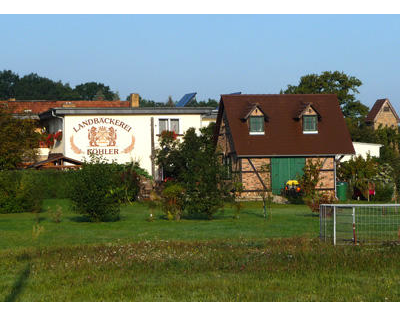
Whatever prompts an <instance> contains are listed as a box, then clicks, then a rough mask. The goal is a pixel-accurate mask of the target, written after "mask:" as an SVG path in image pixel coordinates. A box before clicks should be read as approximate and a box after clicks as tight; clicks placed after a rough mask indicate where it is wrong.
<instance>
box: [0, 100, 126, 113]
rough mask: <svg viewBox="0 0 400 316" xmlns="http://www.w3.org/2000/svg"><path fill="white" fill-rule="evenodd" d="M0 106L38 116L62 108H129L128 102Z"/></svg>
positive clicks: (20, 102)
mask: <svg viewBox="0 0 400 316" xmlns="http://www.w3.org/2000/svg"><path fill="white" fill-rule="evenodd" d="M0 104H4V105H7V106H8V107H9V109H10V110H11V111H12V113H14V114H23V113H26V112H30V113H32V114H39V113H42V112H45V111H47V110H49V109H51V108H62V107H68V108H71V107H77V108H92V107H95V108H102V107H111V108H112V107H129V101H0Z"/></svg>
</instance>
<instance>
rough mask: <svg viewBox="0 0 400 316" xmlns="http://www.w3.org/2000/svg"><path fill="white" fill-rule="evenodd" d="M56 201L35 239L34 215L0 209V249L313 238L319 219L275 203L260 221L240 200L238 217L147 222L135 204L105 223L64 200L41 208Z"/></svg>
mask: <svg viewBox="0 0 400 316" xmlns="http://www.w3.org/2000/svg"><path fill="white" fill-rule="evenodd" d="M56 205H60V206H62V209H63V210H62V212H63V215H62V221H61V223H59V224H57V223H54V222H53V221H52V220H51V217H50V214H49V212H48V211H44V212H42V213H40V225H41V226H43V227H44V232H43V233H42V234H41V235H40V237H39V240H38V241H34V240H33V239H32V228H33V225H34V224H35V221H36V217H35V215H33V214H31V213H19V214H0V250H1V249H17V248H25V247H32V246H34V245H37V244H38V243H39V244H40V245H41V246H64V245H80V244H92V243H106V242H120V243H126V242H134V241H139V240H214V239H224V240H225V239H241V238H251V239H265V238H269V237H293V236H306V237H317V236H318V234H319V218H318V216H315V215H312V214H311V212H310V211H309V209H308V208H307V207H305V206H304V205H298V206H294V205H290V206H287V205H275V206H274V207H273V209H272V216H271V217H270V218H269V219H268V220H267V221H265V220H264V218H263V216H262V214H263V211H262V206H261V203H246V204H245V208H244V209H243V210H242V212H241V214H240V218H239V219H234V218H233V210H231V209H229V208H227V209H226V210H225V211H224V212H223V213H220V214H218V215H216V216H215V219H213V220H211V221H209V220H205V219H199V220H193V219H182V220H181V221H179V222H175V221H168V220H165V219H164V218H163V215H162V213H159V214H157V216H156V220H155V221H153V222H148V221H147V219H148V218H149V211H148V209H147V208H146V207H144V206H142V205H140V204H135V205H133V206H125V207H123V208H122V212H121V220H120V221H117V222H109V223H91V222H87V221H85V218H84V217H82V216H80V215H78V214H76V213H72V212H71V211H69V210H68V205H69V203H68V200H46V201H45V205H44V209H45V210H47V208H48V207H51V208H55V206H56Z"/></svg>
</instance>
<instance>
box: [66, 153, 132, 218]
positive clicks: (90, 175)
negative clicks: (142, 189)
mask: <svg viewBox="0 0 400 316" xmlns="http://www.w3.org/2000/svg"><path fill="white" fill-rule="evenodd" d="M119 184H120V176H119V173H118V172H116V166H115V165H114V164H109V163H107V162H106V161H104V160H102V159H101V158H97V157H92V160H91V161H90V162H85V163H84V164H83V165H82V169H80V170H77V171H76V172H75V173H74V176H73V178H72V184H71V186H72V187H71V190H70V198H71V200H72V203H73V210H74V211H75V212H77V213H79V214H83V215H86V216H87V217H88V218H89V219H90V220H91V221H94V222H98V221H113V220H118V219H119V213H120V201H121V199H122V198H123V194H124V190H123V188H122V187H121V186H120V185H119Z"/></svg>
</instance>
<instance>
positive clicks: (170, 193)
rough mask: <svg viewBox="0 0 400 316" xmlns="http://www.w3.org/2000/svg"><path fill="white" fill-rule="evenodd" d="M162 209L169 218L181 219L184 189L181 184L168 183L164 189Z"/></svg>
mask: <svg viewBox="0 0 400 316" xmlns="http://www.w3.org/2000/svg"><path fill="white" fill-rule="evenodd" d="M161 197H162V200H163V201H162V202H163V203H162V210H163V211H164V213H165V215H166V216H167V218H168V219H173V218H175V220H177V221H179V220H180V219H181V216H182V212H183V204H184V203H183V202H184V189H183V187H182V186H181V185H180V184H177V183H174V184H170V185H167V187H166V188H165V189H164V190H163V191H162V194H161Z"/></svg>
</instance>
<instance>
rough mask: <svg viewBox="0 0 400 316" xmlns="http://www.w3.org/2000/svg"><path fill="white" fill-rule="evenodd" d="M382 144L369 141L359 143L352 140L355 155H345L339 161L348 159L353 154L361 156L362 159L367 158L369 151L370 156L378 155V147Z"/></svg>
mask: <svg viewBox="0 0 400 316" xmlns="http://www.w3.org/2000/svg"><path fill="white" fill-rule="evenodd" d="M382 146H383V145H381V144H371V143H359V142H353V147H354V151H355V152H356V154H355V155H345V156H344V157H343V158H342V159H341V160H340V161H348V160H350V159H351V158H352V157H354V156H361V157H363V158H364V159H366V158H367V154H368V153H369V154H370V156H371V157H377V158H379V156H380V148H381V147H382Z"/></svg>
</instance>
